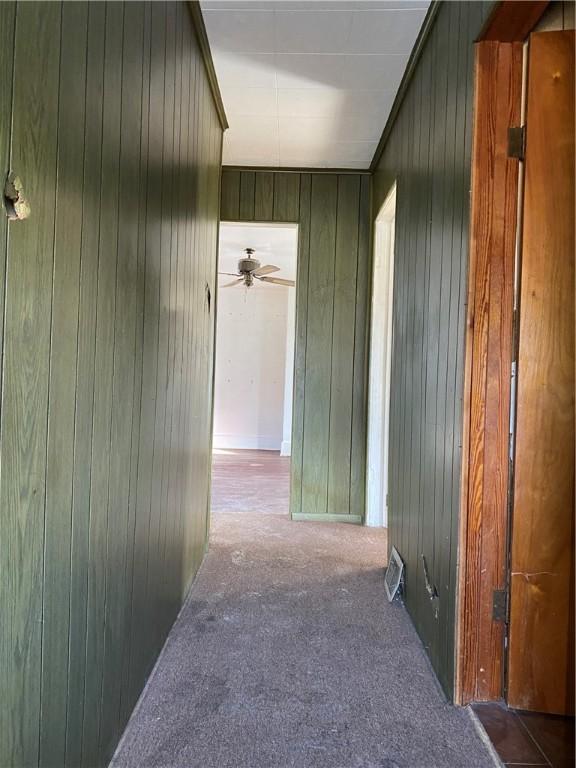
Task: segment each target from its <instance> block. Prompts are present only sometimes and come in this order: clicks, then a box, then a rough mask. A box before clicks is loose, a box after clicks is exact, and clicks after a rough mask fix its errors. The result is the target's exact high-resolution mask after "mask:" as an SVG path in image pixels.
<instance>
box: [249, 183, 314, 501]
mask: <svg viewBox="0 0 576 768" xmlns="http://www.w3.org/2000/svg"><path fill="white" fill-rule="evenodd" d="M260 175H261V174H258V176H260ZM311 188H312V177H311V175H310V174H309V173H305V174H304V173H303V174H302V175H301V177H300V190H299V194H300V201H299V202H300V210H299V216H298V219H299V225H298V260H297V264H296V268H297V273H296V329H295V342H294V387H293V395H292V403H293V407H292V438H291V439H292V456H291V459H290V510H291V513H292V514H293V515H294V514H298V513H300V512H301V510H302V471H303V466H302V461H303V448H304V406H305V395H306V335H307V334H306V328H307V325H308V276H309V272H310V215H311ZM271 199H272V197H271V196H270V200H271Z"/></svg>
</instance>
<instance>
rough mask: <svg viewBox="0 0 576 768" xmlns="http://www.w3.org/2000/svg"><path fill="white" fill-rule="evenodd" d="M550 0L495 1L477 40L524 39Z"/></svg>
mask: <svg viewBox="0 0 576 768" xmlns="http://www.w3.org/2000/svg"><path fill="white" fill-rule="evenodd" d="M549 5H550V0H503V2H499V3H496V5H495V7H494V10H493V11H492V13H491V14H490V16H489V18H488V20H487V22H486V24H485V25H484V29H483V30H482V32H481V33H480V37H479V38H478V39H479V40H495V41H498V42H500V43H514V42H522V41H524V40H525V39H526V38H527V37H528V35H529V33H530V32H531V31H532V30H533V29H534V27H535V26H536V24H537V23H538V22H539V21H540V19H541V18H542V15H543V14H544V11H545V10H546V9H547V8H548V6H549Z"/></svg>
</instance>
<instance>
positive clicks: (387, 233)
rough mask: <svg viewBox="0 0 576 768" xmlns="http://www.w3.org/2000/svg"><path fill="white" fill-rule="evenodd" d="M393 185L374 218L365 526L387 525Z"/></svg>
mask: <svg viewBox="0 0 576 768" xmlns="http://www.w3.org/2000/svg"><path fill="white" fill-rule="evenodd" d="M395 220H396V184H394V186H393V187H392V189H391V190H390V192H389V194H388V197H387V198H386V200H385V201H384V204H383V205H382V208H381V210H380V213H379V214H378V216H377V218H376V225H375V232H374V265H373V272H372V314H371V327H370V373H369V379H368V461H367V477H366V525H370V526H383V527H386V526H387V525H388V500H387V494H388V446H389V431H390V429H389V425H390V375H391V363H392V302H393V283H394V227H395Z"/></svg>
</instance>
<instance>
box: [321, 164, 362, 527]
mask: <svg viewBox="0 0 576 768" xmlns="http://www.w3.org/2000/svg"><path fill="white" fill-rule="evenodd" d="M359 214H360V177H359V176H340V177H338V202H337V209H336V251H335V257H334V262H335V263H334V304H333V312H332V345H331V356H332V361H331V365H332V370H331V373H330V382H331V386H330V429H329V432H328V435H329V439H328V509H329V510H330V512H331V513H332V514H339V515H342V514H344V515H345V514H348V511H349V509H350V470H351V460H352V459H351V455H350V454H351V442H352V441H351V440H350V434H351V430H352V404H353V396H352V391H353V386H354V357H353V355H351V354H350V350H351V349H354V331H355V322H354V321H355V313H356V275H357V273H358V230H359Z"/></svg>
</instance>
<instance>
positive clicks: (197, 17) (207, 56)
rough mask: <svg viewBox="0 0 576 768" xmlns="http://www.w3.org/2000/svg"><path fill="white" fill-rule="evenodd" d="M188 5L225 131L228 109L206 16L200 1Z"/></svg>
mask: <svg viewBox="0 0 576 768" xmlns="http://www.w3.org/2000/svg"><path fill="white" fill-rule="evenodd" d="M187 5H188V9H189V11H190V17H191V19H192V26H193V27H194V32H195V33H196V39H197V40H198V46H199V47H200V53H201V54H202V60H203V61H204V66H205V68H206V75H207V76H208V83H209V84H210V90H211V92H212V98H213V99H214V106H215V107H216V111H217V113H218V119H219V120H220V125H221V127H222V130H223V131H225V130H226V129H227V128H228V127H229V125H228V120H227V118H226V110H225V109H224V102H223V101H222V94H221V93H220V86H219V85H218V78H217V77H216V70H215V69H214V61H213V60H212V52H211V50H210V43H209V42H208V35H207V34H206V27H205V26H204V17H203V16H202V10H201V9H200V3H199V2H198V0H188V3H187Z"/></svg>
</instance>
